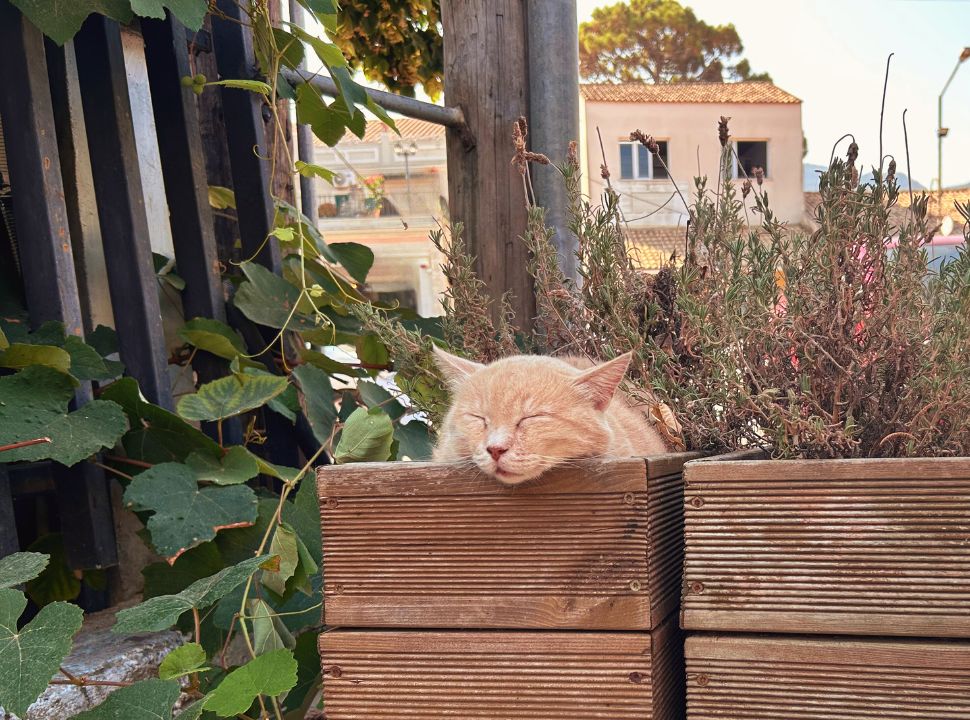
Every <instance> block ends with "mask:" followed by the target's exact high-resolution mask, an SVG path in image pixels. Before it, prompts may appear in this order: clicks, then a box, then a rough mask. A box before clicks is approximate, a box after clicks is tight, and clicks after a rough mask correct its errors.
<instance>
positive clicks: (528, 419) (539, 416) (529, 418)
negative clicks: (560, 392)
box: [517, 413, 552, 425]
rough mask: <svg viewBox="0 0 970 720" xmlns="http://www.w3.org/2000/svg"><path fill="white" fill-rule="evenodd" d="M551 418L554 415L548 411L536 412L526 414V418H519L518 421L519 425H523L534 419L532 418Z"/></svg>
mask: <svg viewBox="0 0 970 720" xmlns="http://www.w3.org/2000/svg"><path fill="white" fill-rule="evenodd" d="M551 418H552V416H551V415H549V414H548V413H535V414H533V415H526V416H525V417H524V418H522V419H520V420H519V422H518V423H517V425H522V424H523V423H525V422H526V421H532V420H549V419H551Z"/></svg>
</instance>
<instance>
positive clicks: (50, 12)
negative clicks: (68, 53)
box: [12, 0, 132, 45]
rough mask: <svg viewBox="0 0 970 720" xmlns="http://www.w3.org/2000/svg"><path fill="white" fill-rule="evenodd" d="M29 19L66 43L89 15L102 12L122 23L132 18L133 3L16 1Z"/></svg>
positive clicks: (114, 0)
mask: <svg viewBox="0 0 970 720" xmlns="http://www.w3.org/2000/svg"><path fill="white" fill-rule="evenodd" d="M12 2H13V5H14V7H16V8H18V9H19V10H20V11H21V12H22V13H23V14H24V15H25V16H26V17H27V19H28V20H30V21H31V22H32V23H33V24H34V25H36V26H37V28H38V29H39V30H40V31H41V32H42V33H44V34H45V35H46V36H47V37H49V38H50V39H51V40H53V41H54V42H56V43H57V44H58V45H63V44H64V43H66V42H67V41H68V40H70V39H71V38H72V37H74V36H75V35H76V34H77V31H78V30H80V29H81V25H82V23H83V22H84V20H85V18H87V16H88V15H91V14H92V13H100V14H101V15H105V16H107V17H109V18H111V19H113V20H117V21H118V22H120V23H123V24H124V23H128V22H130V21H131V18H132V13H131V4H130V2H129V1H128V0H85V1H84V2H80V1H78V0H70V1H68V2H51V1H50V0H12Z"/></svg>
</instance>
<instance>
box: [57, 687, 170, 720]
mask: <svg viewBox="0 0 970 720" xmlns="http://www.w3.org/2000/svg"><path fill="white" fill-rule="evenodd" d="M179 693H181V689H180V688H179V683H178V681H177V680H161V679H158V678H150V679H148V680H142V681H141V682H136V683H135V684H134V685H130V686H128V687H123V688H118V689H117V690H115V691H114V692H113V693H111V694H110V695H108V697H107V698H106V699H105V701H104V702H103V703H101V704H100V705H98V706H97V707H95V708H94V709H92V710H88V711H87V712H83V713H81V714H80V715H75V716H74V720H167V719H168V718H170V717H171V716H172V706H173V705H175V701H176V700H178V699H179Z"/></svg>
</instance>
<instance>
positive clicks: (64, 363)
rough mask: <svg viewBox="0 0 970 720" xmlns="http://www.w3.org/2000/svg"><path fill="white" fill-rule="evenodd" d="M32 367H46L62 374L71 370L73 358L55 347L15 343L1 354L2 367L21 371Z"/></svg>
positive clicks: (0, 364) (0, 362)
mask: <svg viewBox="0 0 970 720" xmlns="http://www.w3.org/2000/svg"><path fill="white" fill-rule="evenodd" d="M31 365H44V366H46V367H49V368H53V369H54V370H58V371H60V372H62V373H66V372H69V371H70V369H71V356H70V355H69V354H68V353H67V351H66V350H62V349H61V348H59V347H55V346H53V345H35V344H33V343H13V344H12V345H10V346H9V347H8V348H7V349H6V350H4V351H3V352H0V367H5V368H12V369H14V370H21V369H23V368H25V367H30V366H31Z"/></svg>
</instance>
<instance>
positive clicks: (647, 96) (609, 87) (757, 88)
mask: <svg viewBox="0 0 970 720" xmlns="http://www.w3.org/2000/svg"><path fill="white" fill-rule="evenodd" d="M580 92H582V95H583V97H584V98H586V100H587V101H589V102H634V103H717V104H725V103H775V104H777V103H781V104H790V103H800V102H801V100H799V99H798V98H797V97H795V96H794V95H792V94H790V93H787V92H785V91H784V90H782V89H781V88H779V87H777V86H775V85H773V84H772V83H769V82H736V83H712V82H685V83H664V84H659V85H656V84H647V83H638V82H631V83H618V84H610V83H602V84H588V85H581V86H580Z"/></svg>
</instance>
